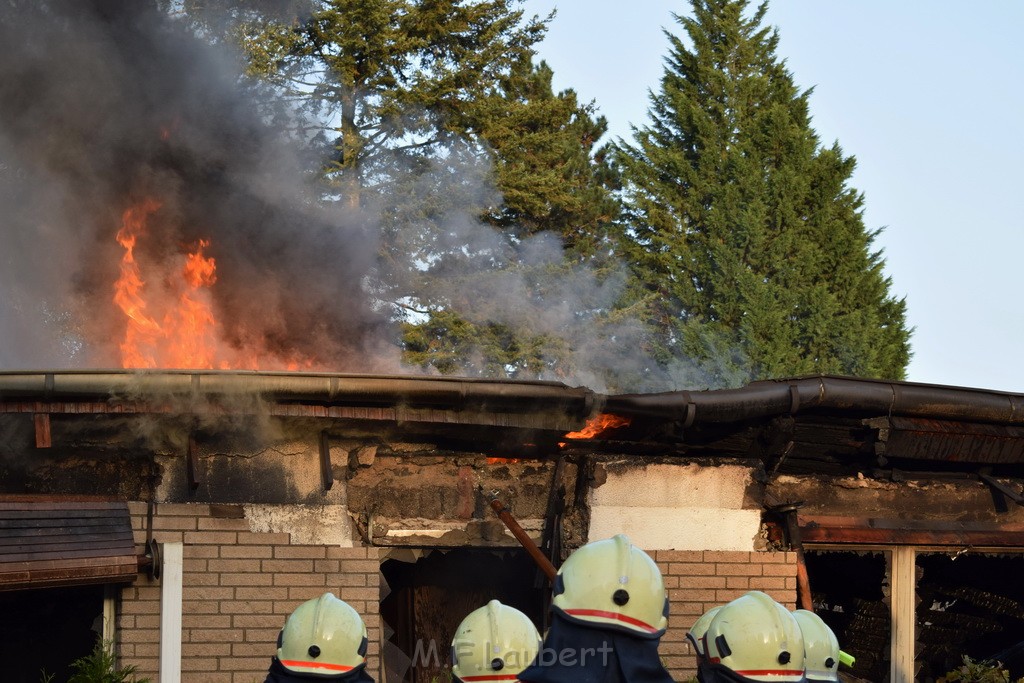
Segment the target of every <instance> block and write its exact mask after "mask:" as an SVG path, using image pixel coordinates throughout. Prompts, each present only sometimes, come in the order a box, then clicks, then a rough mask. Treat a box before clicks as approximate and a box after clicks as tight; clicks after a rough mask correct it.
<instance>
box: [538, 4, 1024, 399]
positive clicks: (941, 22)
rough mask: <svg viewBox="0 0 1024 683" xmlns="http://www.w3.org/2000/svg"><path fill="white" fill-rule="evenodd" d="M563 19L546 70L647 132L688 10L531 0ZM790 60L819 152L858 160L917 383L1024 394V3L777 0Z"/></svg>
mask: <svg viewBox="0 0 1024 683" xmlns="http://www.w3.org/2000/svg"><path fill="white" fill-rule="evenodd" d="M556 7H557V9H558V15H557V17H556V18H555V20H554V21H553V22H552V24H551V26H550V29H549V32H548V36H547V38H546V39H545V41H544V42H543V43H542V44H541V45H540V49H539V51H540V56H541V58H543V59H545V60H547V62H548V63H549V64H550V65H551V66H552V68H553V69H554V72H555V87H556V88H567V87H571V88H574V89H575V90H576V91H577V92H578V93H580V95H581V97H582V98H583V99H584V100H591V99H592V100H595V102H596V104H597V106H598V108H599V109H600V112H601V113H602V114H604V115H605V116H606V117H607V118H608V121H609V125H610V131H611V134H612V135H613V136H622V137H628V136H629V135H630V125H631V124H632V125H643V124H644V123H645V122H646V114H647V104H648V100H647V93H648V91H649V90H651V89H657V88H658V83H659V79H660V77H661V74H662V71H663V65H662V59H663V58H664V56H665V55H666V54H667V51H668V43H667V40H666V39H665V37H664V35H663V34H662V31H661V29H662V27H664V28H668V29H669V30H671V31H672V32H674V33H679V32H680V31H681V27H680V26H679V25H678V24H677V23H675V21H674V20H673V19H672V13H673V12H676V13H681V14H685V13H687V12H688V11H689V9H690V4H689V2H687V1H686V0H671V1H670V0H633V1H632V2H622V1H621V0H526V2H525V8H526V10H527V11H528V12H531V13H537V14H541V15H546V14H547V13H548V12H549V11H550V10H551V9H553V8H556ZM768 22H769V23H770V24H772V25H774V26H776V27H777V28H778V29H779V33H780V39H781V42H780V46H779V56H780V57H781V58H784V59H785V60H786V61H787V64H788V66H789V69H790V71H791V72H792V73H793V76H794V79H795V81H796V83H797V85H798V86H800V87H801V88H808V87H811V86H813V87H814V93H813V95H812V96H811V100H810V102H811V114H812V116H813V125H814V127H815V130H817V132H818V134H819V136H820V138H821V140H822V142H823V143H825V144H831V143H832V142H833V141H835V140H838V141H839V143H840V145H841V146H842V148H843V150H844V151H845V152H846V153H847V154H852V155H853V156H855V157H856V158H857V163H858V168H857V171H856V173H855V174H854V177H853V183H852V184H853V186H854V187H855V188H857V189H858V190H860V191H861V192H863V193H864V194H865V199H866V203H865V212H864V217H865V224H866V226H867V227H868V228H869V229H876V228H879V227H885V232H884V233H883V234H882V235H881V237H879V239H878V241H877V242H876V246H878V247H881V248H882V249H883V250H884V255H885V258H886V262H887V265H886V271H887V273H888V274H889V275H890V276H891V277H892V280H893V287H892V292H893V293H894V294H896V295H897V296H906V298H907V306H908V318H909V324H910V325H911V326H913V327H915V328H916V331H915V333H914V336H913V347H914V358H913V360H912V361H911V364H910V367H909V370H908V378H907V379H908V380H910V381H915V382H929V383H935V384H949V385H955V386H968V387H981V388H986V389H997V390H1002V391H1013V392H1022V393H1024V359H1022V358H1021V355H1020V352H1021V350H1022V349H1021V340H1022V339H1024V307H1022V298H1024V297H1022V294H1024V286H1022V284H1021V283H1022V280H1024V278H1022V276H1024V262H1022V258H1024V187H1022V186H1021V185H1022V181H1024V136H1022V134H1021V132H1020V130H1019V126H1020V125H1021V123H1022V122H1024V90H1022V85H1024V83H1022V75H1024V36H1022V35H1021V32H1022V31H1024V2H1017V1H1015V0H988V1H985V2H979V3H970V4H964V3H962V2H956V3H954V2H951V1H947V0H774V1H773V2H770V4H769V10H768Z"/></svg>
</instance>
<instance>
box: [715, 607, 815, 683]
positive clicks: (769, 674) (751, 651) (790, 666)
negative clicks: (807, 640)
mask: <svg viewBox="0 0 1024 683" xmlns="http://www.w3.org/2000/svg"><path fill="white" fill-rule="evenodd" d="M704 642H705V643H706V647H707V651H706V653H705V655H706V657H707V663H708V665H710V666H711V667H724V668H726V669H728V670H730V671H731V672H732V673H733V674H734V676H733V678H736V677H738V678H739V679H740V680H743V681H773V682H775V683H799V682H800V681H801V680H802V679H803V675H804V644H803V639H802V638H801V636H800V626H799V625H798V624H797V621H796V618H795V617H794V616H793V614H792V612H790V611H789V610H787V609H786V608H785V607H783V606H782V605H780V604H779V603H777V602H775V601H774V600H772V599H771V598H770V597H768V596H767V595H765V594H764V593H762V592H760V591H750V592H749V593H746V594H745V595H742V596H740V597H738V598H736V599H735V600H733V601H732V602H730V603H728V604H726V605H723V606H722V608H721V609H720V610H719V611H718V614H716V615H715V618H714V619H712V620H711V623H710V624H709V625H708V630H707V633H705V635H704Z"/></svg>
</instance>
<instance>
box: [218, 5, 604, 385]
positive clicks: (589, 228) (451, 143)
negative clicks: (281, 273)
mask: <svg viewBox="0 0 1024 683" xmlns="http://www.w3.org/2000/svg"><path fill="white" fill-rule="evenodd" d="M518 2H519V0H318V1H316V2H313V3H311V4H312V11H311V12H307V13H305V14H301V15H299V14H296V15H295V17H294V19H293V20H288V19H287V17H285V18H284V20H282V19H281V17H280V15H279V16H278V18H277V19H276V20H275V19H273V18H272V17H270V16H269V15H268V14H267V13H266V10H261V9H260V7H261V3H260V2H240V0H228V3H227V5H228V7H231V8H235V10H233V11H234V16H235V18H236V20H237V19H238V18H241V19H244V21H240V22H237V26H238V30H239V36H240V37H241V41H242V44H243V46H244V47H245V51H246V54H247V55H248V59H249V64H250V70H251V72H252V73H253V74H256V75H259V76H262V77H263V78H264V79H266V81H267V82H269V83H270V84H272V86H273V87H274V88H275V89H276V91H275V92H274V97H273V98H270V99H269V100H268V102H269V103H270V104H272V105H275V106H276V109H275V111H276V113H277V114H280V115H289V114H294V112H296V111H300V112H301V113H302V114H303V115H302V116H301V117H296V118H295V119H294V121H293V122H294V124H296V125H295V132H296V134H297V137H298V138H299V139H302V140H305V141H307V142H309V143H311V144H312V145H313V146H314V147H317V148H318V149H319V150H320V156H321V158H322V159H324V164H323V168H322V175H323V178H324V180H325V183H326V188H325V193H324V196H325V198H326V199H328V200H329V201H341V202H344V203H345V204H346V205H347V206H348V207H350V208H353V209H357V208H358V209H361V210H364V211H372V212H375V216H377V217H379V224H380V226H381V234H382V237H383V240H382V246H381V250H380V253H381V259H380V263H379V265H378V268H377V269H376V271H375V275H376V277H375V278H374V279H375V282H374V283H373V284H372V286H373V288H374V291H373V294H374V296H375V297H377V298H378V299H379V300H380V301H381V302H384V303H383V305H390V306H392V307H393V310H395V311H396V314H395V318H397V319H398V320H400V321H402V322H403V323H404V324H403V330H404V339H403V343H404V350H405V357H406V360H407V361H408V362H410V363H411V364H415V365H420V366H424V367H428V368H432V369H434V370H438V371H441V372H468V373H472V374H486V375H492V376H493V375H499V376H521V377H525V376H531V377H537V376H552V375H554V376H567V375H568V374H570V373H571V372H572V371H571V369H570V368H569V367H568V365H571V360H570V357H571V355H572V353H571V344H570V343H569V342H568V341H567V340H566V338H565V335H561V334H559V333H558V329H557V328H558V327H560V326H561V325H559V324H558V323H556V322H553V321H551V320H550V319H549V318H550V317H546V316H541V315H531V314H529V313H528V312H529V311H534V312H536V311H540V310H542V309H544V308H546V307H550V306H565V305H566V302H565V299H566V297H565V296H562V294H566V293H569V292H568V290H567V289H566V287H565V284H564V283H566V282H572V281H576V280H579V279H582V280H587V282H586V284H585V285H584V286H582V287H581V288H582V289H585V290H587V291H586V292H583V297H582V298H583V299H587V293H588V292H589V291H594V292H601V287H600V286H599V283H598V286H596V287H594V286H590V285H591V284H593V283H592V282H591V280H593V279H594V278H597V279H601V278H604V277H606V275H607V270H606V269H607V268H608V267H609V264H610V255H611V251H612V242H611V240H610V239H609V237H608V229H609V226H611V224H612V222H613V221H614V220H615V219H616V218H617V217H618V212H619V204H618V202H617V201H616V200H615V198H614V197H613V195H612V192H611V186H612V185H613V180H614V179H613V176H612V174H611V170H610V167H609V165H608V164H607V163H606V161H605V158H604V150H601V149H599V148H598V147H597V143H598V140H599V139H600V138H601V137H602V136H603V135H604V133H605V129H606V123H605V121H604V119H602V118H600V117H598V116H597V115H596V112H595V107H594V105H593V104H587V103H581V102H579V100H578V98H577V96H576V93H575V92H573V91H572V90H565V91H563V92H558V93H556V92H554V90H553V88H552V72H551V69H550V68H549V67H548V66H547V65H546V64H543V63H539V64H538V63H536V62H535V60H534V56H535V53H534V46H535V44H536V43H537V42H538V41H539V40H540V39H541V38H542V36H543V33H544V30H545V28H546V21H545V20H542V19H539V18H537V17H533V18H526V17H524V15H523V13H522V11H521V10H519V9H517V5H518ZM236 3H237V4H236ZM221 8H222V11H221V12H220V16H221V17H223V16H224V15H225V13H224V11H223V0H222V2H221ZM209 25H210V23H209V22H207V23H206V24H204V26H209ZM282 103H287V104H288V105H289V106H286V107H281V106H280V105H281V104H282ZM311 122H312V123H313V124H314V125H318V126H319V127H318V128H312V129H311V128H309V124H310V123H311ZM303 126H305V127H303ZM470 224H472V225H470ZM541 247H543V248H541ZM574 269H575V270H576V271H577V272H574ZM603 269H604V270H603ZM581 273H582V274H581ZM496 283H501V286H497V285H496ZM516 296H518V297H519V300H518V301H517V300H515V297H516ZM574 298H577V299H579V298H580V296H578V295H576V296H575V297H574ZM590 299H593V297H590ZM600 304H601V305H598V304H595V303H593V302H587V301H584V302H582V304H581V305H590V306H591V309H590V310H591V311H596V312H597V315H600V314H603V312H604V311H605V310H606V306H604V305H603V301H602V302H600ZM567 315H570V316H572V315H574V314H573V313H571V312H570V313H568V314H567ZM546 318H547V319H548V321H547V322H546V323H545V319H546Z"/></svg>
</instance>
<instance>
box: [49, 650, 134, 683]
mask: <svg viewBox="0 0 1024 683" xmlns="http://www.w3.org/2000/svg"><path fill="white" fill-rule="evenodd" d="M71 669H72V671H73V672H74V673H72V674H71V677H70V678H69V679H68V683H150V681H149V679H148V678H138V677H136V675H135V671H136V667H134V666H125V667H121V668H118V666H117V657H115V656H114V652H113V648H112V647H111V646H110V643H108V642H103V641H100V640H97V641H96V645H95V646H94V647H93V649H92V652H91V653H90V654H88V655H86V656H84V657H79V658H78V659H76V660H75V661H73V662H71ZM52 679H53V676H50V675H47V674H46V673H45V672H43V680H42V683H49V681H50V680H52Z"/></svg>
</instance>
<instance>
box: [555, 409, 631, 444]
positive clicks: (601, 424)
mask: <svg viewBox="0 0 1024 683" xmlns="http://www.w3.org/2000/svg"><path fill="white" fill-rule="evenodd" d="M630 422H631V420H630V419H629V418H628V417H621V416H619V415H612V414H611V413H601V414H599V415H597V416H595V417H592V418H591V419H590V420H589V421H588V422H587V424H586V425H585V426H584V427H583V429H581V430H580V431H578V432H569V433H568V434H566V435H565V438H567V439H593V438H594V437H596V436H600V435H601V434H602V433H604V432H606V431H608V430H609V429H617V428H618V427H628V426H629V423H630Z"/></svg>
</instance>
